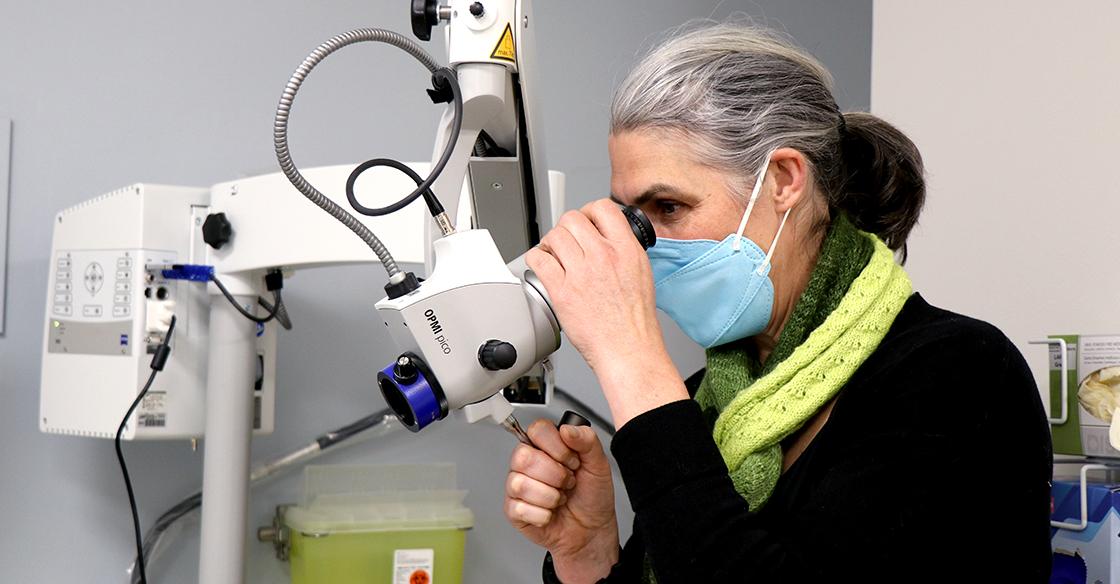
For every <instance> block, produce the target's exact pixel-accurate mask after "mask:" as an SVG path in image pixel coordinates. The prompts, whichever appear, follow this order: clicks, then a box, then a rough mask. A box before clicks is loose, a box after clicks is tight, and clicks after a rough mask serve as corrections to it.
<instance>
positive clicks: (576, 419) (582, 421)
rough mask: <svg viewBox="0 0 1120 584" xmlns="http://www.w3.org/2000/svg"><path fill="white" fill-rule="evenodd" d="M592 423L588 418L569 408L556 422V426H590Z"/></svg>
mask: <svg viewBox="0 0 1120 584" xmlns="http://www.w3.org/2000/svg"><path fill="white" fill-rule="evenodd" d="M590 425H591V422H588V421H587V418H585V417H583V416H581V415H579V414H577V413H575V412H573V411H572V410H568V411H566V412H564V415H563V416H560V421H559V422H556V427H557V428H559V427H560V426H590Z"/></svg>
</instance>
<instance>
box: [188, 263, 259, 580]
mask: <svg viewBox="0 0 1120 584" xmlns="http://www.w3.org/2000/svg"><path fill="white" fill-rule="evenodd" d="M223 279H224V280H230V282H228V285H230V288H232V289H233V290H234V291H235V296H234V297H235V298H236V299H237V302H238V303H240V304H241V305H242V306H243V307H246V308H247V309H248V310H250V311H252V310H253V307H254V305H255V304H256V295H255V294H238V293H237V292H239V291H241V290H246V289H249V287H248V286H246V285H245V284H244V283H243V282H237V281H236V278H234V277H230V276H226V277H223ZM235 285H236V287H234V286H235ZM211 288H213V286H211ZM255 342H256V324H254V323H253V322H252V321H250V320H248V319H247V318H245V317H244V316H243V315H241V314H240V313H239V312H237V310H236V309H235V308H234V307H233V306H232V305H231V304H230V303H229V302H228V301H226V299H225V298H223V297H221V296H211V303H210V354H209V362H208V367H207V386H206V436H205V438H204V444H205V457H204V459H203V469H202V543H201V549H200V557H199V567H198V581H199V583H200V584H242V582H244V581H245V540H246V537H247V536H246V529H247V528H246V524H247V523H246V521H247V515H248V506H249V440H250V438H251V437H252V431H253V382H254V379H255V372H256V364H255V360H256V354H255V353H256V349H255Z"/></svg>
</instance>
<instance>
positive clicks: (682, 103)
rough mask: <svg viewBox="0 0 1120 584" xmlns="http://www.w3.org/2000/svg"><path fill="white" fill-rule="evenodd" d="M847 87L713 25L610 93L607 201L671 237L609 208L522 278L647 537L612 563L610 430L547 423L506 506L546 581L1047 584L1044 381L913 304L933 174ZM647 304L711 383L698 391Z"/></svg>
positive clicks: (557, 240)
mask: <svg viewBox="0 0 1120 584" xmlns="http://www.w3.org/2000/svg"><path fill="white" fill-rule="evenodd" d="M830 86H831V79H830V76H829V74H828V72H827V71H826V70H825V69H824V68H823V66H822V65H821V64H820V63H818V62H817V61H816V60H815V59H813V58H812V57H811V56H809V55H807V54H805V53H804V52H802V51H800V50H799V49H797V48H795V47H793V46H792V45H790V44H789V43H787V42H786V41H785V40H783V39H780V38H779V37H777V36H775V35H774V34H772V33H769V32H766V31H762V30H758V29H755V28H750V27H744V26H738V25H719V26H712V27H708V28H704V29H700V30H695V31H692V32H690V33H688V34H684V35H683V36H679V37H677V38H674V39H672V40H669V41H668V42H666V43H665V44H663V45H662V46H660V47H658V48H657V49H655V50H654V51H653V52H652V53H651V54H649V55H648V56H647V57H645V59H644V60H643V61H642V62H641V63H640V64H639V65H638V67H637V68H636V69H635V70H634V71H633V72H632V73H631V74H630V75H629V77H628V78H627V79H626V80H625V81H624V82H623V84H622V86H621V88H620V89H619V90H618V93H617V95H616V97H615V100H614V103H613V106H612V112H611V113H612V123H611V135H610V143H609V148H610V156H611V165H612V178H611V190H612V192H613V196H612V198H613V199H615V202H617V203H621V204H626V205H635V206H638V207H640V208H641V209H643V210H644V211H645V212H646V213H647V214H648V216H649V217H650V219H651V220H652V222H653V224H654V227H655V229H656V232H657V236H658V241H657V244H656V245H655V246H654V247H652V248H650V250H649V251H648V256H647V253H646V252H643V250H642V249H641V247H640V246H639V245H638V244H637V243H636V242H635V239H634V237H633V235H632V234H631V232H630V229H629V228H628V226H627V224H626V222H625V221H624V219H623V218H622V215H621V214H620V213H618V211H617V208H616V207H615V205H614V203H612V202H611V201H606V200H603V201H598V202H596V203H592V204H591V205H588V206H587V207H585V208H583V209H582V210H581V211H579V212H570V213H568V214H566V215H564V216H563V218H562V219H561V220H560V222H559V224H558V226H557V228H556V229H554V230H552V231H551V232H550V233H548V235H547V236H546V237H544V239H543V240H542V242H541V245H540V246H539V247H538V248H537V249H535V250H534V251H532V252H530V255H529V256H528V258H527V259H528V263H529V265H530V267H532V268H533V269H534V270H535V271H536V273H537V274H538V276H539V277H540V279H541V281H542V282H543V283H544V285H545V287H546V288H547V289H548V292H549V294H550V296H551V298H552V300H553V301H554V303H555V304H554V308H555V309H556V311H557V314H558V315H559V318H560V321H561V323H562V325H563V327H564V330H565V332H566V333H567V335H568V339H569V340H570V342H571V343H572V344H573V345H574V346H575V347H576V349H578V350H579V352H580V353H581V355H582V356H583V357H584V358H585V359H586V360H587V362H588V364H590V366H591V368H592V370H593V371H594V372H595V375H596V376H597V378H598V380H599V382H600V385H601V386H602V390H603V392H604V394H605V396H606V399H607V402H608V403H609V405H610V410H611V414H612V416H613V418H614V422H615V425H616V427H617V429H618V431H617V434H616V436H615V437H614V439H613V441H612V443H611V450H612V452H613V454H614V456H615V458H616V460H617V462H618V466H619V469H620V471H621V475H622V479H623V482H624V483H625V485H626V489H627V493H628V495H629V498H630V501H631V504H632V506H633V509H634V512H635V515H636V516H635V524H634V535H633V536H632V537H631V538H630V540H629V541H628V542H627V543H626V546H625V547H624V548H621V549H620V541H619V535H618V525H617V521H616V518H615V511H614V495H613V485H612V479H611V473H610V468H609V465H608V462H607V458H606V455H605V453H604V452H603V448H602V446H601V445H600V443H599V442H598V439H597V438H596V437H595V434H594V432H592V431H591V430H590V429H587V428H576V427H571V426H565V427H563V428H562V429H561V430H560V431H557V429H555V428H553V427H551V426H550V425H549V424H548V423H545V422H540V423H537V424H534V425H532V426H531V427H530V428H529V435H530V436H531V438H532V440H533V442H534V444H535V445H536V446H537V448H531V447H528V446H521V447H519V448H518V449H517V450H516V451H515V452H514V454H513V458H512V461H511V465H510V467H511V470H510V474H509V477H508V481H507V484H506V494H507V500H506V507H505V509H506V513H507V515H508V518H509V520H510V521H511V522H512V523H513V525H514V526H515V527H517V528H518V529H519V530H520V531H521V532H522V533H523V534H524V535H525V536H526V537H528V538H529V539H530V540H531V541H533V542H535V543H537V544H539V545H541V546H543V547H545V548H547V549H548V550H549V552H550V557H549V558H548V559H547V560H546V565H545V580H546V581H550V582H555V581H560V582H564V583H565V584H571V583H582V582H597V581H606V582H612V583H613V582H652V581H656V582H659V583H661V584H670V583H674V582H714V581H719V582H773V581H794V582H796V581H806V580H814V579H821V581H824V580H823V578H828V579H829V580H828V581H860V582H866V581H905V582H909V581H938V582H949V581H954V582H955V581H967V582H972V581H977V582H978V581H999V582H1042V581H1045V580H1046V579H1047V578H1048V572H1049V557H1050V551H1049V525H1048V522H1047V519H1048V512H1049V480H1050V473H1051V451H1050V442H1049V432H1048V428H1047V425H1046V421H1045V417H1044V414H1043V409H1042V406H1041V402H1040V400H1039V396H1038V393H1037V390H1036V387H1035V385H1034V381H1033V378H1032V376H1031V374H1030V371H1029V370H1028V368H1027V367H1026V365H1025V363H1024V362H1023V359H1022V357H1021V355H1020V354H1019V353H1018V352H1017V351H1016V349H1015V347H1014V346H1013V345H1012V343H1011V342H1010V341H1008V339H1007V338H1006V337H1005V336H1004V335H1003V334H1002V333H1000V332H999V331H998V330H997V329H995V328H994V327H992V326H991V325H988V324H985V323H983V322H980V321H977V320H973V319H970V318H967V317H963V316H960V315H956V314H953V313H950V312H947V311H944V310H941V309H938V308H934V307H932V306H930V305H929V304H928V303H926V301H925V300H924V299H923V298H922V297H921V296H919V295H918V294H914V293H912V287H911V283H910V280H909V279H908V278H907V276H906V273H905V272H904V271H903V270H902V268H901V267H900V266H899V265H897V264H896V263H895V260H894V253H893V252H899V253H900V254H901V256H902V258H903V259H904V258H905V255H906V237H907V235H908V234H909V233H910V230H911V228H912V227H913V226H914V224H915V223H916V221H917V218H918V213H919V211H920V209H921V207H922V203H923V200H924V196H925V187H924V181H923V170H922V162H921V158H920V156H919V154H918V151H917V149H916V147H915V146H914V144H913V143H911V142H910V140H909V139H907V138H906V137H905V136H904V135H903V134H902V133H900V132H899V131H898V130H897V129H895V128H894V127H892V126H891V125H889V124H888V123H886V122H884V121H882V120H880V119H878V118H876V117H874V116H872V115H869V114H862V113H855V114H851V113H849V114H842V113H841V112H840V111H839V109H838V108H837V105H836V101H835V99H834V98H833V96H832V93H831V89H830ZM892 250H893V251H892ZM647 257H648V259H647ZM946 276H947V277H952V275H951V274H946ZM960 285H962V286H967V285H968V283H967V282H961V283H960ZM655 307H656V308H660V309H661V310H663V311H665V312H667V313H668V314H669V315H670V316H671V317H672V318H673V319H674V320H675V321H676V322H677V323H678V324H679V325H680V327H681V329H682V330H683V331H684V332H685V333H686V334H687V335H689V337H691V338H692V339H693V340H695V341H696V342H697V343H699V344H700V345H702V346H704V347H705V348H706V349H707V352H706V355H707V369H706V371H704V372H701V373H699V374H697V375H694V376H692V378H690V379H689V380H687V381H685V380H682V378H681V376H680V375H679V374H678V372H677V370H676V369H675V368H674V366H673V364H672V362H671V361H670V359H669V355H668V353H667V351H666V349H665V346H664V344H663V341H662V337H661V330H660V329H659V326H658V322H657V319H656V317H655Z"/></svg>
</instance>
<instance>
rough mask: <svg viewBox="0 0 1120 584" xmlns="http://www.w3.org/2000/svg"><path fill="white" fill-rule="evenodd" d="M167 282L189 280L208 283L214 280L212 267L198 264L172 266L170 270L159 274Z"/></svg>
mask: <svg viewBox="0 0 1120 584" xmlns="http://www.w3.org/2000/svg"><path fill="white" fill-rule="evenodd" d="M160 273H161V274H162V275H163V277H164V278H167V279H168V280H189V281H191V282H209V281H210V280H212V279H214V266H204V265H199V264H173V265H172V266H171V269H169V270H162V271H161V272H160Z"/></svg>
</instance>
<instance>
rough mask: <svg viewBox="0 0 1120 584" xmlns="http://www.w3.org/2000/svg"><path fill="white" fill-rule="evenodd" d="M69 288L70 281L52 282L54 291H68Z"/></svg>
mask: <svg viewBox="0 0 1120 584" xmlns="http://www.w3.org/2000/svg"><path fill="white" fill-rule="evenodd" d="M71 288H72V286H71V285H70V282H55V283H54V291H55V292H69V291H70V290H71Z"/></svg>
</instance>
